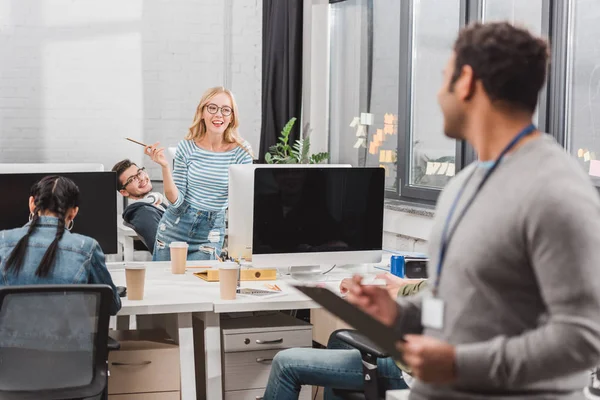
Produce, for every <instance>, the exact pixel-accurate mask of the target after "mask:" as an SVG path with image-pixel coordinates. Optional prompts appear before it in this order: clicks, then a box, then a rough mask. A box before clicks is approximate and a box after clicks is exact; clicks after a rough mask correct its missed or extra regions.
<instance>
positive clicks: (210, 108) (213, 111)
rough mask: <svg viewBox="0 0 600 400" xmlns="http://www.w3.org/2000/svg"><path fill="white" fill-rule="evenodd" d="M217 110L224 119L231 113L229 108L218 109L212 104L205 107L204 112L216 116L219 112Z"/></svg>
mask: <svg viewBox="0 0 600 400" xmlns="http://www.w3.org/2000/svg"><path fill="white" fill-rule="evenodd" d="M219 110H221V114H223V116H224V117H229V116H230V115H231V113H232V112H233V110H232V109H231V107H229V106H223V107H219V106H218V105H216V104H212V103H211V104H209V105H207V106H206V111H208V112H209V113H211V114H216V113H218V112H219Z"/></svg>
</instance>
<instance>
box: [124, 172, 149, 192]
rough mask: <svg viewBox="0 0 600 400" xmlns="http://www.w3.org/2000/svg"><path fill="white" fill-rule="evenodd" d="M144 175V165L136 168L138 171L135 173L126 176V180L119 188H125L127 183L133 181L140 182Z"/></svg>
mask: <svg viewBox="0 0 600 400" xmlns="http://www.w3.org/2000/svg"><path fill="white" fill-rule="evenodd" d="M145 177H146V167H142V168H140V169H138V171H137V173H136V174H135V175H131V176H130V177H129V178H127V180H126V181H125V183H124V184H123V186H121V189H125V188H126V187H127V185H129V184H130V183H131V182H133V181H137V182H140V181H141V180H142V179H143V178H145Z"/></svg>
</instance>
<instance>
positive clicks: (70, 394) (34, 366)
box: [0, 285, 118, 400]
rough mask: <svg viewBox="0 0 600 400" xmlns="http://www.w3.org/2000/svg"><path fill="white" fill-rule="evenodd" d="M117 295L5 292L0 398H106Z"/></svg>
mask: <svg viewBox="0 0 600 400" xmlns="http://www.w3.org/2000/svg"><path fill="white" fill-rule="evenodd" d="M112 296H113V295H112V289H111V288H110V286H107V285H28V286H8V287H2V288H0V400H33V399H35V400H67V399H69V400H70V399H101V398H103V396H105V395H106V393H105V389H106V385H107V359H108V321H109V306H110V303H111V302H112V301H113V300H112ZM111 346H112V347H113V348H118V343H116V342H115V341H112V342H111Z"/></svg>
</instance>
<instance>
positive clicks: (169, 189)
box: [145, 87, 252, 261]
mask: <svg viewBox="0 0 600 400" xmlns="http://www.w3.org/2000/svg"><path fill="white" fill-rule="evenodd" d="M238 125H239V120H238V110H237V105H236V103H235V100H234V98H233V94H232V93H231V92H230V91H229V90H227V89H225V88H223V87H215V88H211V89H208V90H207V91H206V92H205V93H204V95H203V96H202V98H201V99H200V104H199V105H198V108H197V110H196V115H195V116H194V121H193V123H192V126H191V127H190V128H189V133H188V135H187V136H186V137H185V140H182V141H181V142H180V143H179V145H178V146H177V152H176V153H175V168H174V170H173V174H171V170H170V167H169V163H168V161H167V159H166V157H165V154H164V148H158V145H159V143H155V144H153V145H152V146H148V147H146V149H145V152H146V154H147V155H149V156H150V158H152V160H153V161H154V162H156V163H157V164H159V165H160V166H161V168H162V174H163V182H164V188H165V195H166V197H167V199H168V200H169V201H170V202H171V205H170V206H169V207H168V208H167V211H166V212H165V214H164V215H163V217H162V219H161V221H160V223H159V224H158V230H157V232H156V243H155V245H154V254H153V260H154V261H165V260H170V258H171V254H170V250H169V245H170V244H171V243H172V242H187V243H188V245H189V247H188V260H214V259H217V258H218V257H219V256H220V254H221V250H222V248H223V239H224V236H225V210H226V209H227V206H228V204H229V166H230V165H232V164H251V163H252V151H251V149H250V145H249V144H248V142H246V141H245V140H243V139H241V137H240V136H239V135H238V132H237V128H238Z"/></svg>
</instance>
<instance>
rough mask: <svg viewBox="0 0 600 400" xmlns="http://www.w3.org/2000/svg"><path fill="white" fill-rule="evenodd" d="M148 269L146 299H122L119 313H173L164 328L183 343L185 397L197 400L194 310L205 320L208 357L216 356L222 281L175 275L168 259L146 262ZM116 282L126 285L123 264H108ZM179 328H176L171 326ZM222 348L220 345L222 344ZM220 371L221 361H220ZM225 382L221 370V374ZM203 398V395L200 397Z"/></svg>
mask: <svg viewBox="0 0 600 400" xmlns="http://www.w3.org/2000/svg"><path fill="white" fill-rule="evenodd" d="M143 264H144V265H146V266H147V268H146V283H145V291H144V292H145V293H144V300H139V301H132V300H127V298H122V299H121V300H122V303H123V307H122V308H121V310H120V311H119V314H118V316H129V315H157V314H169V315H171V316H172V317H173V320H174V321H170V322H174V323H170V324H165V325H164V326H163V327H164V328H166V329H167V331H168V333H169V334H170V335H171V337H172V338H173V339H175V340H176V341H177V342H178V344H179V356H180V369H181V398H182V399H184V400H188V399H190V400H191V399H194V400H195V399H196V398H197V397H196V396H197V394H196V371H195V366H194V336H193V329H192V313H197V314H196V315H198V316H199V317H200V318H201V319H202V320H203V321H204V341H205V343H206V346H205V347H206V352H207V354H206V360H207V361H208V360H209V359H213V358H214V355H213V354H211V353H210V352H211V351H212V350H211V349H210V346H209V344H210V343H215V342H218V343H219V344H220V342H221V332H220V324H219V316H218V315H217V314H214V313H213V312H212V311H213V307H214V306H213V300H214V298H215V297H218V296H219V287H218V284H217V285H215V284H210V283H207V282H204V281H202V280H201V279H199V278H196V277H195V276H193V275H192V274H191V273H187V274H185V275H173V274H172V273H171V269H170V266H169V265H170V264H169V263H168V262H165V263H163V262H156V263H155V262H147V263H143ZM108 268H109V271H110V273H111V275H112V277H113V281H114V283H115V285H118V286H126V285H125V270H124V269H123V263H115V264H108ZM173 326H174V327H175V328H176V330H175V331H173V330H172V329H171V327H173ZM219 348H220V347H219ZM213 368H214V366H210V368H209V364H208V362H207V364H206V371H207V387H208V386H209V384H210V386H213V384H212V380H211V379H212V377H211V375H210V374H211V373H212V371H213ZM219 370H220V362H219ZM217 379H218V384H220V383H221V377H220V373H219V375H218V377H217ZM200 397H202V396H200Z"/></svg>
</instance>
